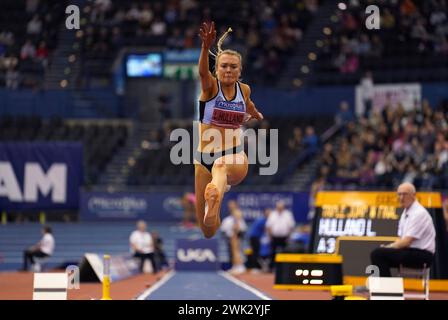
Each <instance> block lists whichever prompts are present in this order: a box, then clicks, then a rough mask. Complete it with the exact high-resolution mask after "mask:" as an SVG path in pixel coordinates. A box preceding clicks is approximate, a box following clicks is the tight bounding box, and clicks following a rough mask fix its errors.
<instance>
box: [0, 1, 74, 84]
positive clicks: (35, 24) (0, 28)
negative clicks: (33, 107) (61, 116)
mask: <svg viewBox="0 0 448 320" xmlns="http://www.w3.org/2000/svg"><path fill="white" fill-rule="evenodd" d="M24 9H25V12H22V11H19V12H18V13H16V14H20V16H14V17H8V19H10V20H8V21H6V19H5V20H4V23H0V85H4V86H5V87H7V88H9V89H13V90H15V89H18V88H19V87H21V86H23V87H36V86H40V85H41V84H42V82H43V79H44V72H45V70H46V69H47V68H48V66H49V63H50V60H51V59H50V58H51V52H52V51H53V50H54V49H55V48H56V47H57V44H58V34H59V25H60V23H61V21H62V20H63V18H64V10H65V6H64V3H63V1H57V0H50V1H41V0H27V1H25V6H24ZM5 12H6V11H5ZM2 80H3V81H2Z"/></svg>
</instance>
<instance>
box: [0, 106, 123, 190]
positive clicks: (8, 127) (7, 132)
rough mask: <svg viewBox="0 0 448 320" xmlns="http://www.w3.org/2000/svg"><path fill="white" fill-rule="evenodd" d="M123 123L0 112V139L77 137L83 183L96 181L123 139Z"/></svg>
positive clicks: (33, 139)
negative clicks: (89, 121) (81, 158)
mask: <svg viewBox="0 0 448 320" xmlns="http://www.w3.org/2000/svg"><path fill="white" fill-rule="evenodd" d="M128 130H129V129H128V127H127V126H126V125H124V124H114V125H112V124H96V123H88V122H83V121H73V120H72V121H69V120H64V119H61V118H57V117H55V118H50V119H45V120H44V119H41V118H39V117H37V116H16V117H12V116H8V115H5V116H0V142H2V141H3V142H5V141H9V142H11V141H22V142H23V141H80V142H83V146H84V160H85V164H86V170H85V172H86V175H85V181H84V182H85V184H86V185H91V184H94V183H96V182H97V180H98V178H99V176H100V174H101V173H102V172H103V171H104V169H105V167H106V165H107V164H108V163H109V161H110V160H111V159H112V157H113V155H114V154H115V153H116V152H117V150H118V149H119V148H120V147H123V146H124V144H125V143H126V139H127V136H128Z"/></svg>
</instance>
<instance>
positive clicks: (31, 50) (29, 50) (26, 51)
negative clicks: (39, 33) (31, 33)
mask: <svg viewBox="0 0 448 320" xmlns="http://www.w3.org/2000/svg"><path fill="white" fill-rule="evenodd" d="M35 56H36V47H35V46H34V45H33V43H32V42H31V40H29V39H28V40H26V42H25V43H24V44H23V46H22V49H20V58H21V59H22V60H26V59H34V57H35Z"/></svg>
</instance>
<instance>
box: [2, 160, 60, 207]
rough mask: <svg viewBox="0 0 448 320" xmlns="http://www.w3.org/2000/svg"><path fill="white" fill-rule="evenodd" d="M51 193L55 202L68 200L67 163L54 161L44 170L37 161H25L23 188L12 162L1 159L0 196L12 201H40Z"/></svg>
mask: <svg viewBox="0 0 448 320" xmlns="http://www.w3.org/2000/svg"><path fill="white" fill-rule="evenodd" d="M39 192H40V193H41V194H42V196H43V197H47V196H48V195H49V194H50V193H51V200H52V201H53V202H54V203H65V202H66V200H67V165H66V164H63V163H54V164H52V165H51V166H50V168H48V170H47V172H44V170H43V169H42V167H41V165H40V164H39V163H37V162H28V163H25V170H24V178H23V190H21V188H20V183H19V179H17V175H16V173H15V172H14V170H13V167H12V165H11V163H10V162H6V161H0V197H6V198H8V200H9V201H11V202H38V201H39Z"/></svg>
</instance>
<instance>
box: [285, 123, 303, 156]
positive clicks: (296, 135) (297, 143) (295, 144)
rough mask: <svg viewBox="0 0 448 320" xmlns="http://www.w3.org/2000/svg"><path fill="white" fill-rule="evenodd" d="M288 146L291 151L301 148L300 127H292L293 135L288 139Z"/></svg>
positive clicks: (301, 135) (301, 136) (297, 150)
mask: <svg viewBox="0 0 448 320" xmlns="http://www.w3.org/2000/svg"><path fill="white" fill-rule="evenodd" d="M288 147H289V150H291V151H293V152H299V151H301V150H302V149H303V134H302V129H301V128H300V127H295V128H294V130H293V136H292V138H290V139H289V140H288Z"/></svg>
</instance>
